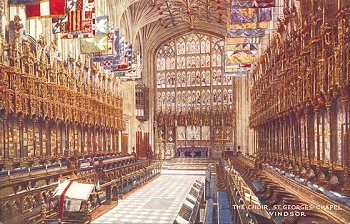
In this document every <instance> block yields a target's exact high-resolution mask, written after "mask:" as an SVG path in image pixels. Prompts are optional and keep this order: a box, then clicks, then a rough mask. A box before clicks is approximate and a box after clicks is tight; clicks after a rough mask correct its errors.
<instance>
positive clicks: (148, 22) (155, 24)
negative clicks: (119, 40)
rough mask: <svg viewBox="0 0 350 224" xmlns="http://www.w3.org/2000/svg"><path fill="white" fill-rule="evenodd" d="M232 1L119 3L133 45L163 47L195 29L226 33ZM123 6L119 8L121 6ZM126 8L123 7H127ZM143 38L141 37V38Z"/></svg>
mask: <svg viewBox="0 0 350 224" xmlns="http://www.w3.org/2000/svg"><path fill="white" fill-rule="evenodd" d="M229 2H230V1H229V0H138V1H137V0H136V1H135V0H117V4H121V5H122V6H123V7H124V9H125V10H124V12H123V21H124V23H125V25H126V26H125V27H127V29H128V32H127V33H128V35H129V38H130V40H131V42H132V43H134V44H135V43H136V40H137V37H139V38H140V39H139V40H140V42H141V45H143V46H144V47H146V45H148V47H146V48H148V49H149V47H150V45H153V47H157V46H159V45H160V44H161V43H162V42H164V41H165V40H167V39H169V38H171V37H173V36H176V35H179V34H182V33H185V32H188V31H192V30H200V31H202V32H208V33H211V34H214V35H217V36H222V37H223V36H224V35H225V32H226V20H227V10H228V8H229ZM117 7H119V6H117ZM123 7H122V8H123ZM138 35H139V36H138Z"/></svg>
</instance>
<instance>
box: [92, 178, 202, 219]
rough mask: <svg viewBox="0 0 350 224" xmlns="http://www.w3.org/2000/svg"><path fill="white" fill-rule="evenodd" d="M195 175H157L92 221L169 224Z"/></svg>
mask: <svg viewBox="0 0 350 224" xmlns="http://www.w3.org/2000/svg"><path fill="white" fill-rule="evenodd" d="M196 179H198V180H204V176H198V175H183V174H179V175H176V174H172V175H161V176H160V177H158V178H157V179H155V180H154V181H152V182H151V183H149V184H147V185H146V186H144V187H143V188H141V189H140V190H138V191H136V192H135V193H133V194H132V195H130V196H129V197H128V198H126V199H125V200H120V201H119V204H118V206H116V207H115V208H113V209H112V210H110V211H109V212H107V213H106V214H104V215H102V216H101V217H99V218H97V219H96V220H94V221H93V222H92V223H94V224H100V223H117V224H119V223H123V224H129V223H140V224H141V223H142V224H143V223H154V224H163V223H164V224H171V223H173V221H174V220H175V218H176V215H177V213H178V212H179V210H180V208H181V206H182V203H183V202H184V201H185V199H186V196H187V194H188V192H189V191H190V188H191V186H192V184H193V182H194V181H195V180H196Z"/></svg>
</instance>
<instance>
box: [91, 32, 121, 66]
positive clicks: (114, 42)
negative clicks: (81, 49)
mask: <svg viewBox="0 0 350 224" xmlns="http://www.w3.org/2000/svg"><path fill="white" fill-rule="evenodd" d="M93 60H94V62H105V61H113V62H114V61H116V62H118V63H119V62H120V52H119V30H114V32H110V33H109V35H108V50H107V51H106V52H101V53H99V54H95V55H94V56H93Z"/></svg>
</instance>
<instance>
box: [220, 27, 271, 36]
mask: <svg viewBox="0 0 350 224" xmlns="http://www.w3.org/2000/svg"><path fill="white" fill-rule="evenodd" d="M263 36H265V30H264V29H244V30H240V29H239V30H229V31H227V36H226V37H228V38H234V37H238V38H240V37H243V38H254V37H263Z"/></svg>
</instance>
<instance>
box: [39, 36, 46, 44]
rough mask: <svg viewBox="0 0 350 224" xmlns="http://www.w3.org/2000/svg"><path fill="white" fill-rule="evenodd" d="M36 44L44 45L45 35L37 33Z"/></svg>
mask: <svg viewBox="0 0 350 224" xmlns="http://www.w3.org/2000/svg"><path fill="white" fill-rule="evenodd" d="M38 44H39V46H41V47H45V46H46V41H45V37H44V36H43V35H42V34H40V35H39V40H38Z"/></svg>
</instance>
